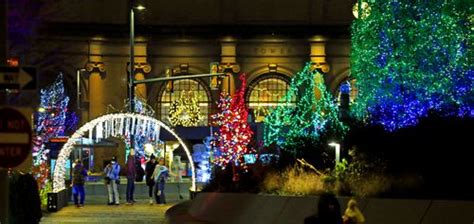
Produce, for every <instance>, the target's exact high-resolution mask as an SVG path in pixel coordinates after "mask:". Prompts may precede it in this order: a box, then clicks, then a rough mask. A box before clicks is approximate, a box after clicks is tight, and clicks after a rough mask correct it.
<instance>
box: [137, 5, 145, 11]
mask: <svg viewBox="0 0 474 224" xmlns="http://www.w3.org/2000/svg"><path fill="white" fill-rule="evenodd" d="M135 8H136V9H137V10H144V9H146V8H145V6H143V5H137V6H136V7H135Z"/></svg>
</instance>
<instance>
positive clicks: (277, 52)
mask: <svg viewBox="0 0 474 224" xmlns="http://www.w3.org/2000/svg"><path fill="white" fill-rule="evenodd" d="M355 2H356V1H353V0H331V1H327V0H291V1H288V0H259V1H255V0H252V1H251V0H197V1H195V0H174V1H171V2H170V1H164V0H147V1H142V2H139V1H136V2H135V1H134V3H133V4H138V3H143V4H144V5H145V7H146V10H144V11H138V10H135V20H136V21H135V28H136V31H135V32H136V34H135V35H136V39H135V68H136V71H137V72H136V74H135V79H137V80H141V79H146V78H153V77H165V76H166V73H167V70H168V71H170V70H172V71H174V75H184V74H202V73H209V72H210V67H211V65H212V64H217V65H218V68H219V71H221V72H225V73H231V75H230V76H229V78H225V79H223V80H222V89H223V90H225V91H227V92H230V93H233V92H234V91H235V89H236V88H238V87H239V85H240V83H239V81H238V78H237V76H238V74H239V73H242V72H243V73H245V74H246V77H247V83H248V93H247V94H246V97H247V102H248V103H249V107H250V108H251V109H253V111H254V112H258V111H259V109H261V108H264V109H265V107H267V108H269V107H272V106H274V105H275V104H276V103H278V97H279V96H282V95H283V94H284V92H285V91H286V89H285V88H288V84H289V81H290V79H291V77H292V76H294V75H295V74H296V73H297V72H298V71H299V70H301V69H302V68H303V66H304V65H305V63H307V62H311V63H314V64H315V65H316V66H326V65H327V66H328V67H329V71H328V72H327V74H326V76H325V82H326V84H327V86H328V87H329V89H330V90H331V91H332V92H333V93H334V94H337V90H338V86H339V85H340V84H341V82H343V81H344V80H346V79H347V78H348V76H349V74H350V64H349V57H350V35H349V33H350V32H349V29H350V23H351V21H352V20H353V16H352V7H353V5H354V3H355ZM48 10H49V11H48ZM48 10H45V11H48V12H49V13H50V14H49V15H48V17H47V18H45V21H44V26H42V28H41V29H40V32H39V34H40V38H39V41H38V43H39V44H38V46H40V47H37V48H35V49H34V51H37V52H38V53H36V56H31V55H30V56H29V57H39V56H41V55H51V54H53V55H54V62H53V63H49V64H47V63H42V64H40V65H38V66H37V67H38V69H39V73H40V75H47V74H54V73H55V72H59V71H61V72H63V73H64V74H65V76H66V79H68V80H69V81H68V80H66V83H68V82H69V85H70V86H76V74H77V73H76V71H78V69H85V71H83V72H80V74H81V75H80V78H79V80H80V83H81V85H80V89H81V92H82V93H83V94H82V95H81V96H80V97H79V98H78V99H79V102H75V103H78V105H79V106H80V107H81V122H82V123H85V122H87V121H89V120H91V119H93V118H96V117H98V116H100V115H102V114H106V113H109V112H112V111H117V110H120V109H121V108H122V107H123V106H124V99H125V98H126V96H127V82H126V81H127V64H128V63H129V57H130V56H129V53H130V48H129V39H128V38H129V29H130V28H129V20H128V18H129V11H130V2H129V1H125V0H100V1H98V0H82V1H66V0H63V1H55V4H54V5H52V6H49V8H48ZM209 82H210V79H209V78H202V79H195V80H180V81H176V82H174V92H173V93H169V92H167V91H166V90H165V85H164V84H163V83H152V84H146V85H145V84H140V85H138V86H137V87H136V95H137V96H140V97H142V98H144V99H146V100H147V102H148V104H150V105H151V106H152V107H153V108H154V109H155V110H156V113H157V117H158V118H159V119H161V120H166V116H167V110H168V109H169V106H170V103H171V102H172V100H173V99H175V98H176V97H177V96H178V94H179V93H180V91H181V90H192V91H195V92H196V94H197V95H199V105H200V107H201V112H202V113H203V114H204V115H205V116H204V119H203V120H202V122H201V123H200V124H199V125H200V126H206V125H207V122H208V120H209V119H208V117H209V115H210V114H212V113H213V112H215V110H216V101H217V100H218V96H219V91H218V90H213V89H211V88H210V83H209ZM262 117H263V115H262V114H255V119H256V120H259V119H262ZM106 154H107V155H106ZM106 154H104V156H103V158H105V157H107V156H108V154H109V153H106ZM98 156H99V155H98ZM103 158H102V159H103Z"/></svg>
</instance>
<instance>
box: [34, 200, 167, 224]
mask: <svg viewBox="0 0 474 224" xmlns="http://www.w3.org/2000/svg"><path fill="white" fill-rule="evenodd" d="M173 205H174V203H169V204H166V205H157V204H154V205H150V204H148V201H146V200H144V199H142V200H139V201H138V202H137V203H136V204H134V205H126V204H121V205H119V206H108V205H105V204H88V205H87V204H86V206H84V207H83V208H76V207H74V206H73V205H71V204H70V205H69V206H67V207H64V208H63V209H61V210H60V211H59V212H56V213H47V214H43V216H44V217H43V218H42V220H41V223H55V224H56V223H104V224H105V223H165V212H166V210H167V209H168V208H170V207H171V206H173Z"/></svg>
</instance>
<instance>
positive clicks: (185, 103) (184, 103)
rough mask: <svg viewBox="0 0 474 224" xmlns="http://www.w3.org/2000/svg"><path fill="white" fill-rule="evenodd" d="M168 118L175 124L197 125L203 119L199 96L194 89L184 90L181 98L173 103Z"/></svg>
mask: <svg viewBox="0 0 474 224" xmlns="http://www.w3.org/2000/svg"><path fill="white" fill-rule="evenodd" d="M168 119H169V121H170V122H171V124H172V125H173V126H184V127H192V126H197V125H198V124H199V121H200V120H201V110H200V109H199V98H198V96H196V95H194V94H193V91H189V92H186V91H185V90H183V91H182V92H181V95H180V96H179V98H178V99H176V100H174V101H173V102H172V103H171V106H170V109H169V112H168Z"/></svg>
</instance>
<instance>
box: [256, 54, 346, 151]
mask: <svg viewBox="0 0 474 224" xmlns="http://www.w3.org/2000/svg"><path fill="white" fill-rule="evenodd" d="M315 86H316V87H317V88H316V89H315ZM315 90H316V91H317V92H318V93H319V94H318V95H319V96H317V95H316V94H315ZM328 130H330V131H331V132H333V133H334V134H336V135H339V136H342V135H343V134H344V133H345V131H346V130H347V127H346V126H345V125H344V124H343V123H342V122H341V121H340V120H339V108H338V107H337V105H336V104H335V101H334V98H333V96H332V95H331V93H329V92H328V91H327V90H326V86H325V84H324V77H323V75H322V74H321V73H319V72H318V71H317V70H315V69H313V67H312V65H311V63H307V64H306V66H305V67H304V68H303V70H302V71H300V72H298V74H296V76H295V77H293V79H292V80H291V84H290V89H289V90H288V92H287V94H286V95H285V96H284V97H283V98H282V99H281V103H280V104H279V105H278V106H277V107H276V108H275V109H274V110H273V111H271V112H270V114H269V115H268V116H267V117H266V118H265V135H264V138H265V139H264V141H265V145H267V146H268V145H270V144H272V143H276V144H277V145H280V146H283V147H289V146H291V145H292V143H293V140H294V139H295V138H301V137H314V138H319V137H320V136H321V134H322V133H325V132H327V131H328Z"/></svg>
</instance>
